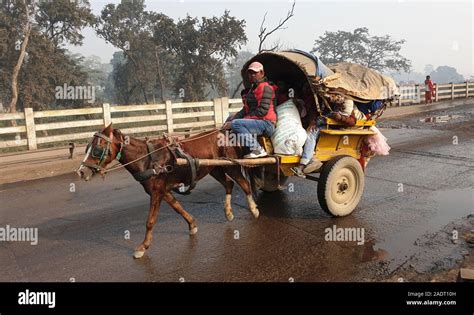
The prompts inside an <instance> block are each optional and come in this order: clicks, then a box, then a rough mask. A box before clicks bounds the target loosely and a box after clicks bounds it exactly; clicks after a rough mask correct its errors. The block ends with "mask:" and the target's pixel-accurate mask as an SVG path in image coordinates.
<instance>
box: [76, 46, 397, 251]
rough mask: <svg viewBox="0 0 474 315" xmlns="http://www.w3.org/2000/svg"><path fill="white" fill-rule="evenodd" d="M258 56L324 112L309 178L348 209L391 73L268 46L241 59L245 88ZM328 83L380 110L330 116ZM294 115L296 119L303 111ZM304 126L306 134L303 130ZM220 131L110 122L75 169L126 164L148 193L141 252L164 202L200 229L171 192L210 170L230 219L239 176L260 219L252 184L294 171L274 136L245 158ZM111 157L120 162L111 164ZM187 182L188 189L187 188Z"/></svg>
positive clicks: (269, 187)
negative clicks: (346, 119)
mask: <svg viewBox="0 0 474 315" xmlns="http://www.w3.org/2000/svg"><path fill="white" fill-rule="evenodd" d="M253 61H259V62H260V63H262V64H263V65H264V67H265V72H266V75H267V76H268V78H270V79H271V80H274V81H275V82H278V80H285V81H286V82H290V83H291V86H293V87H294V89H295V93H296V94H302V91H303V90H304V91H306V93H307V94H306V95H308V96H309V100H310V101H311V102H310V103H308V104H312V103H314V106H315V107H316V111H317V113H318V114H319V115H320V116H321V117H322V118H321V119H323V118H325V124H324V127H323V129H321V130H320V136H319V139H318V141H317V145H316V147H315V151H314V157H315V158H316V159H318V160H319V161H321V162H323V163H322V166H321V167H320V168H319V169H317V170H315V171H314V172H313V173H311V174H309V175H307V176H306V179H308V180H312V181H315V182H318V186H317V195H318V200H319V203H320V205H321V207H322V208H323V210H325V211H326V212H328V213H329V214H331V215H333V216H345V215H348V214H350V213H351V212H352V211H353V210H354V209H355V208H356V206H357V204H358V203H359V201H360V199H361V197H362V193H363V191H364V172H365V169H366V166H367V163H368V162H369V160H370V158H371V157H372V156H373V155H374V151H373V149H374V146H370V142H368V141H367V140H370V139H372V138H371V136H374V135H375V134H376V133H377V129H374V128H373V126H374V125H375V119H376V118H377V117H378V116H380V114H381V113H382V112H383V110H384V108H385V107H386V106H387V104H389V103H390V101H391V100H392V97H391V93H390V91H391V90H392V89H394V88H395V91H396V87H395V84H394V82H393V80H392V79H390V78H387V77H384V76H382V75H380V74H378V73H376V72H374V71H372V70H370V69H367V68H364V67H362V66H358V65H354V64H335V65H330V66H329V67H326V66H325V65H324V64H322V63H321V62H320V61H319V60H318V58H316V57H315V56H313V55H310V54H306V53H304V52H301V51H285V52H265V53H261V54H258V55H256V56H254V57H253V58H251V59H250V60H249V61H248V62H247V63H246V64H245V65H244V66H243V69H242V74H243V75H242V77H243V83H244V85H245V87H246V88H248V87H249V86H250V82H248V80H247V77H246V76H245V72H246V69H247V68H248V65H249V64H250V63H251V62H253ZM308 87H309V88H310V89H309V90H308ZM329 90H331V91H337V92H338V93H343V94H344V95H346V98H351V99H352V100H353V101H354V104H356V102H358V104H373V102H375V101H376V102H378V103H377V104H378V105H377V106H379V107H371V109H372V110H373V109H374V108H377V109H376V110H375V111H372V113H371V114H370V117H368V116H367V117H368V119H367V120H360V121H356V122H355V125H354V126H352V127H351V128H347V127H345V125H343V124H341V123H339V122H338V121H336V120H332V119H330V118H327V117H326V114H327V113H328V110H330V109H331V108H330V107H331V106H330V104H329V103H328V102H327V100H326V99H325V93H326V92H327V91H329ZM308 91H309V94H308ZM387 91H388V92H387ZM393 94H395V93H393ZM312 98H314V102H312ZM281 106H284V105H281ZM280 108H284V107H280ZM277 109H278V108H277ZM295 110H296V109H295ZM296 111H297V110H296ZM296 115H297V119H296V121H297V123H298V121H299V114H298V113H297V114H296ZM280 121H281V122H283V121H285V120H284V119H281V120H280ZM320 127H321V126H320ZM277 130H278V124H277ZM302 131H303V133H305V131H304V129H303V130H302ZM222 134H223V133H222V130H220V129H214V130H211V131H206V132H202V133H200V134H198V135H196V136H192V137H190V138H187V139H181V140H177V139H175V138H174V137H170V136H168V135H166V134H164V135H163V136H162V137H160V138H156V139H148V138H146V139H145V140H142V139H138V138H134V137H129V136H127V135H125V134H123V133H122V132H121V131H120V130H119V129H114V128H113V127H112V124H110V125H109V126H107V127H106V128H104V129H103V130H101V131H100V132H96V133H95V134H94V136H93V137H92V138H91V140H90V142H89V145H88V146H87V149H86V154H85V157H84V159H83V161H82V162H81V165H80V166H79V168H78V169H77V174H78V175H79V176H80V177H81V178H82V179H84V180H85V181H88V180H90V179H91V178H92V177H93V176H94V175H96V174H101V175H102V176H105V174H106V173H108V172H111V171H114V170H118V169H120V168H126V170H127V171H128V172H129V173H131V175H132V176H133V178H134V179H135V180H137V181H138V182H140V184H141V185H142V186H143V188H144V190H145V192H146V193H147V194H148V195H149V196H150V207H149V211H148V217H147V223H146V233H145V238H144V240H143V242H142V243H140V244H139V245H138V247H137V248H136V249H135V253H134V257H135V258H141V257H143V255H144V254H145V251H146V250H147V249H148V248H149V247H150V244H151V239H152V233H153V227H154V225H155V223H156V220H157V215H158V210H159V208H160V203H161V201H165V202H166V203H168V204H169V205H170V206H171V207H172V208H173V209H174V210H175V211H176V212H177V213H178V214H180V215H181V216H182V217H183V218H184V220H185V221H186V222H187V224H188V228H189V234H191V235H194V234H196V233H197V223H196V220H195V219H194V217H193V216H192V215H191V214H190V213H188V212H187V211H186V210H185V209H184V207H183V205H182V204H181V203H180V202H179V201H178V200H177V199H176V198H175V197H174V196H173V194H172V192H176V193H185V194H186V193H189V191H191V190H192V189H193V188H194V186H195V184H196V182H197V181H198V180H200V179H201V178H203V177H204V176H207V175H208V174H209V175H211V176H212V177H214V178H215V179H216V180H217V181H219V182H220V183H221V184H222V186H223V187H224V188H225V192H226V197H225V205H224V213H225V216H226V218H227V220H229V221H231V220H232V219H233V218H234V215H233V213H232V203H231V196H232V188H233V186H234V183H237V184H238V185H239V186H240V187H241V188H242V190H243V191H244V193H245V194H246V197H247V202H248V206H249V210H250V212H251V213H252V214H253V216H254V217H255V218H258V216H259V210H258V207H257V204H256V203H255V201H254V198H253V193H254V192H255V189H252V188H257V187H258V188H259V189H261V190H262V191H264V192H266V193H271V192H272V191H275V190H278V189H282V187H284V186H283V185H284V184H285V182H286V181H287V179H288V177H290V176H292V175H293V171H292V170H291V168H292V167H294V166H296V165H298V163H299V161H300V157H299V156H298V155H285V154H278V152H277V150H276V148H277V147H276V146H275V150H274V147H273V144H272V141H271V139H269V138H266V137H260V138H259V139H258V140H259V141H260V143H261V144H262V146H263V148H264V149H265V150H266V152H267V153H268V156H267V157H262V158H256V159H241V158H240V157H241V156H242V155H243V154H242V150H243V149H244V148H243V147H240V146H220V145H219V144H218V143H219V137H220V136H222ZM114 161H116V162H118V164H115V166H113V167H108V166H109V165H111V163H113V162H114ZM242 166H244V167H243V168H242ZM242 170H243V171H244V172H242ZM183 187H184V188H185V187H188V188H187V189H185V190H184V191H182V190H181V188H183Z"/></svg>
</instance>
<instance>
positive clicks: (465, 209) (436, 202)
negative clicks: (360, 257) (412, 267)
mask: <svg viewBox="0 0 474 315" xmlns="http://www.w3.org/2000/svg"><path fill="white" fill-rule="evenodd" d="M426 202H427V205H429V206H431V207H432V209H433V210H435V211H434V212H433V213H432V215H431V217H427V218H426V220H425V221H423V222H421V223H420V224H418V225H413V226H411V227H410V228H409V229H401V230H400V231H399V232H398V233H396V234H393V235H390V237H387V238H386V239H385V240H383V241H381V242H377V244H375V246H374V250H376V251H377V250H379V249H384V250H385V251H387V253H388V254H387V255H388V257H389V259H390V269H391V270H393V269H395V268H397V267H398V266H399V265H400V264H401V263H403V262H404V261H405V260H407V259H408V258H409V257H410V256H411V255H413V253H415V252H417V251H418V250H417V249H416V246H423V235H425V234H428V233H437V232H439V231H440V230H441V229H442V228H443V227H444V226H446V225H448V224H449V223H451V222H453V221H455V220H459V219H461V218H463V217H466V216H468V215H469V214H472V213H474V207H473V205H474V187H469V188H462V189H452V190H445V191H438V192H435V193H433V195H432V196H430V197H428V198H427V200H426ZM418 239H421V244H418V242H417V240H418ZM449 241H450V240H449V239H448V238H447V239H446V242H449Z"/></svg>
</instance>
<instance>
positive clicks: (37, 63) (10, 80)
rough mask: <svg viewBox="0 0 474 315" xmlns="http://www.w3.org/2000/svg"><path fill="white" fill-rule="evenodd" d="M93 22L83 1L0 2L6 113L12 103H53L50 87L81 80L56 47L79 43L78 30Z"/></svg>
mask: <svg viewBox="0 0 474 315" xmlns="http://www.w3.org/2000/svg"><path fill="white" fill-rule="evenodd" d="M93 22H94V16H93V14H92V13H91V11H90V8H89V2H88V1H85V0H84V1H81V2H79V1H73V2H71V1H69V0H56V1H53V2H46V1H41V2H38V1H27V0H24V1H23V0H22V1H14V0H5V1H4V4H3V7H2V11H0V28H3V29H4V30H6V32H7V35H8V41H7V50H6V53H5V54H4V55H3V58H2V59H1V60H0V64H1V67H0V87H1V88H2V89H3V90H7V89H9V90H11V95H10V96H5V99H7V100H8V102H9V104H10V106H9V110H10V112H15V111H16V110H17V106H18V105H19V106H20V107H44V106H48V105H49V104H52V103H54V102H55V97H54V87H55V86H57V85H63V84H64V83H70V82H73V81H74V80H76V81H75V82H78V80H79V79H84V76H83V75H82V73H81V72H80V71H79V69H77V67H76V66H77V65H76V64H74V63H75V62H76V60H75V59H74V58H70V57H69V56H67V51H66V50H65V49H63V48H61V47H60V46H61V44H64V43H66V42H69V43H71V44H74V45H80V44H81V40H82V35H80V31H81V29H82V28H83V27H85V26H88V25H91V24H92V23H93ZM51 30H53V31H52V32H51ZM81 82H83V81H81Z"/></svg>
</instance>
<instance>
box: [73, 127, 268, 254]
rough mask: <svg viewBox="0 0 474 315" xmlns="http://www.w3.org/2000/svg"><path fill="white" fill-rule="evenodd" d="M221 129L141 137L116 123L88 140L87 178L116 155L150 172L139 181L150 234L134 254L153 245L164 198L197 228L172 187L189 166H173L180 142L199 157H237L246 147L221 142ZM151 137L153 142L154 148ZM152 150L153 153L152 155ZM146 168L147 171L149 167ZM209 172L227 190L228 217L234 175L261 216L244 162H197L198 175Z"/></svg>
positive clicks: (183, 179)
mask: <svg viewBox="0 0 474 315" xmlns="http://www.w3.org/2000/svg"><path fill="white" fill-rule="evenodd" d="M222 135H223V134H222V133H221V132H220V131H219V130H217V129H216V130H212V131H208V132H204V133H201V134H198V135H196V136H193V137H190V138H188V139H184V140H181V141H178V142H177V143H176V142H175V141H173V139H172V138H171V139H170V138H169V137H167V136H166V135H165V136H163V138H159V139H154V140H145V141H144V140H139V139H136V138H132V137H128V136H125V135H124V134H122V132H121V131H120V130H118V129H113V128H112V124H110V125H109V126H108V127H106V128H105V129H103V130H102V131H100V132H97V133H96V134H95V135H94V137H93V138H92V139H91V141H90V142H89V145H88V147H87V149H86V155H85V157H84V160H83V161H82V163H81V166H80V167H79V169H78V170H77V174H78V175H79V176H80V177H81V178H82V179H84V180H86V181H88V180H89V179H91V177H92V176H94V175H95V174H101V175H102V176H105V173H107V172H108V171H109V170H110V169H109V170H106V167H107V165H109V164H110V163H111V162H112V161H114V160H118V161H119V162H120V163H121V164H122V166H125V168H126V169H127V170H128V171H129V172H130V173H131V174H132V175H134V177H135V178H137V177H136V174H146V172H152V173H151V174H149V175H152V176H151V177H150V176H148V178H147V177H144V178H143V177H141V178H140V179H141V184H142V186H143V188H144V189H145V191H146V193H147V194H148V195H150V209H149V212H148V219H147V223H146V234H145V239H144V240H143V242H142V243H141V244H140V245H138V247H137V248H136V249H135V253H134V257H135V258H141V257H142V256H143V255H144V253H145V251H146V250H147V249H148V247H150V244H151V239H152V232H153V226H154V225H155V223H156V218H157V215H158V211H159V208H160V203H161V201H162V200H165V201H166V202H167V203H168V204H169V205H170V206H171V207H172V208H173V209H174V210H175V211H176V212H177V213H179V214H180V215H181V216H182V217H183V218H184V219H185V220H186V222H187V223H188V225H189V233H190V235H194V234H196V232H197V224H196V220H195V219H194V218H193V217H192V216H191V215H190V214H189V213H188V212H186V210H184V208H183V206H182V205H181V204H180V203H179V202H178V200H176V199H175V197H174V196H173V194H172V193H171V191H172V190H176V189H177V188H178V187H182V185H186V186H188V185H191V184H192V183H191V176H190V170H189V168H188V167H175V162H176V152H175V150H176V146H175V144H179V147H181V148H182V150H183V151H184V152H186V153H187V154H189V155H190V156H192V157H194V158H200V159H216V158H239V157H241V156H242V152H240V151H241V150H242V147H238V146H223V145H220V143H222V142H219V140H220V139H222V138H221V137H222ZM147 141H149V142H150V143H151V145H152V147H153V149H154V150H153V151H156V152H153V151H151V152H152V154H150V146H149V145H147ZM152 156H153V158H152ZM147 170H148V171H147ZM207 174H210V175H211V176H212V177H214V178H215V179H216V180H217V181H219V182H220V183H221V184H222V185H223V186H224V187H225V191H226V198H225V206H224V211H225V215H226V217H227V220H229V221H231V220H232V219H233V218H234V215H233V214H232V207H231V195H232V189H233V187H234V181H235V182H237V184H239V186H240V187H241V188H242V190H243V191H244V192H245V194H246V195H247V201H248V204H249V208H250V211H251V212H252V214H253V215H254V217H255V218H258V215H259V211H258V209H257V205H256V203H255V201H254V199H253V197H252V188H251V184H250V182H249V181H248V180H247V179H246V178H245V177H244V174H243V173H242V168H241V167H240V166H238V165H236V166H225V167H216V166H201V167H198V168H197V170H196V174H195V180H196V181H197V180H199V179H201V178H203V177H204V176H206V175H207Z"/></svg>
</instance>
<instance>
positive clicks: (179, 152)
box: [173, 146, 199, 195]
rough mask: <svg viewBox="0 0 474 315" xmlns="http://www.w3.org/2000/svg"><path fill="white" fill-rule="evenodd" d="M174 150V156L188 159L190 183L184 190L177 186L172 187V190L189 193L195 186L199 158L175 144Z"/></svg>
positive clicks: (183, 193)
mask: <svg viewBox="0 0 474 315" xmlns="http://www.w3.org/2000/svg"><path fill="white" fill-rule="evenodd" d="M175 152H176V156H178V157H181V158H184V159H186V160H187V161H188V164H189V168H190V170H191V184H190V185H189V187H188V189H187V190H186V191H181V190H179V188H174V189H173V191H174V192H176V193H178V194H181V195H189V194H190V193H191V190H193V189H194V188H195V187H196V177H197V171H198V170H199V159H198V158H193V157H192V156H191V155H189V154H187V153H186V152H184V150H183V149H182V148H181V147H180V146H176V148H175Z"/></svg>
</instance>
